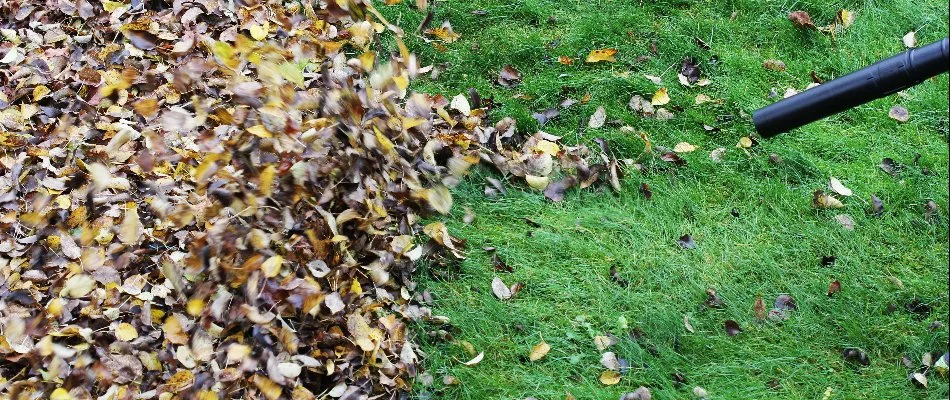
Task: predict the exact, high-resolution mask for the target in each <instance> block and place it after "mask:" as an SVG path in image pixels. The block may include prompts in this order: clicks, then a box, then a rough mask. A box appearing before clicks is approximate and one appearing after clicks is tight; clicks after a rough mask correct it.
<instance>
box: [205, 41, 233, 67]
mask: <svg viewBox="0 0 950 400" xmlns="http://www.w3.org/2000/svg"><path fill="white" fill-rule="evenodd" d="M211 52H212V53H214V56H215V57H217V58H218V60H219V61H221V63H222V64H224V65H226V66H228V67H230V68H237V66H238V64H239V63H240V60H238V58H237V54H236V52H235V51H234V47H232V46H231V45H230V44H228V43H227V42H222V41H215V42H214V43H212V44H211Z"/></svg>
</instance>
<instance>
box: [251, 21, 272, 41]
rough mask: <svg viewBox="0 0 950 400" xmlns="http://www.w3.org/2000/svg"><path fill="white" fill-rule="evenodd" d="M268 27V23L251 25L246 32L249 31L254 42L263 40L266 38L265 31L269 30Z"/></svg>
mask: <svg viewBox="0 0 950 400" xmlns="http://www.w3.org/2000/svg"><path fill="white" fill-rule="evenodd" d="M269 25H270V23H268V22H265V23H264V25H257V24H255V25H251V27H250V28H248V30H249V31H251V37H252V38H254V40H264V39H265V38H267V30H268V28H270V26H269Z"/></svg>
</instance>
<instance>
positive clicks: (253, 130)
mask: <svg viewBox="0 0 950 400" xmlns="http://www.w3.org/2000/svg"><path fill="white" fill-rule="evenodd" d="M247 131H248V132H249V133H250V134H252V135H254V136H257V137H261V138H271V137H274V134H273V133H270V131H268V130H267V128H265V127H264V125H254V126H252V127H250V128H247Z"/></svg>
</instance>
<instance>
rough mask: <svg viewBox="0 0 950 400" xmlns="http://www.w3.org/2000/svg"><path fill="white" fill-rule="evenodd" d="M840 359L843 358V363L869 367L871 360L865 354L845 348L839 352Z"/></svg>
mask: <svg viewBox="0 0 950 400" xmlns="http://www.w3.org/2000/svg"><path fill="white" fill-rule="evenodd" d="M841 358H844V360H845V361H848V362H852V363H856V364H861V365H865V366H867V365H871V359H870V358H868V355H867V353H865V352H863V351H861V350H859V349H855V348H846V349H844V350H842V351H841Z"/></svg>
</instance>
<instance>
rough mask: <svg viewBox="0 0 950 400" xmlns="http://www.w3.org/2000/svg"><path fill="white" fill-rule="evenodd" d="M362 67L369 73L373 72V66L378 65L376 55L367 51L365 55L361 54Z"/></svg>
mask: <svg viewBox="0 0 950 400" xmlns="http://www.w3.org/2000/svg"><path fill="white" fill-rule="evenodd" d="M359 59H360V65H362V66H363V69H365V70H367V71H372V70H373V65H374V64H375V63H376V53H375V52H372V51H367V52H365V53H363V54H360V56H359Z"/></svg>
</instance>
